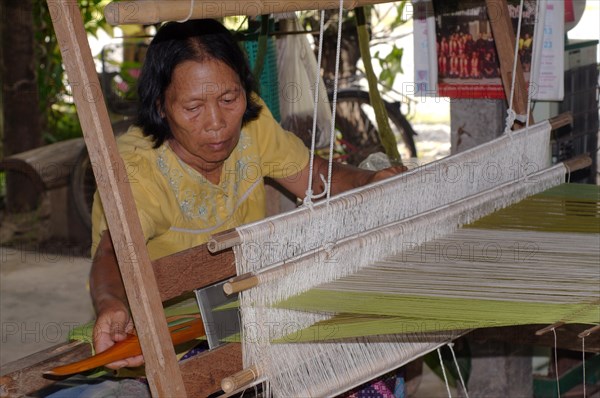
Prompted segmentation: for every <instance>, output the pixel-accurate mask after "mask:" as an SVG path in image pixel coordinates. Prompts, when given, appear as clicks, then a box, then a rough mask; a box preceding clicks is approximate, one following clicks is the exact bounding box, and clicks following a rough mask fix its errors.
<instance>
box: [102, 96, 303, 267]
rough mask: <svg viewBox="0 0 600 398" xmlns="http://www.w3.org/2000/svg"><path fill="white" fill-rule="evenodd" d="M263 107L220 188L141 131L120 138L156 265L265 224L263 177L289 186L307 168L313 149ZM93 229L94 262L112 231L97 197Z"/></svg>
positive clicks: (231, 160) (245, 130)
mask: <svg viewBox="0 0 600 398" xmlns="http://www.w3.org/2000/svg"><path fill="white" fill-rule="evenodd" d="M261 104H262V105H263V108H262V111H261V113H260V116H259V118H258V119H256V120H254V121H252V122H249V123H247V124H246V125H245V126H244V127H243V128H242V132H241V136H240V140H239V142H238V145H237V146H236V148H235V149H234V150H233V152H232V154H231V155H230V156H229V158H228V159H227V160H226V161H225V163H224V165H223V172H222V175H221V181H220V183H219V184H218V185H215V184H213V183H211V182H210V181H208V180H207V179H206V178H205V177H204V176H202V175H201V174H200V173H198V172H197V171H196V170H194V169H192V168H191V167H189V166H188V165H187V164H185V163H184V162H182V161H181V160H180V159H179V157H177V155H175V153H174V152H173V151H172V150H171V148H170V146H169V144H168V143H166V142H165V143H164V144H163V145H161V146H160V147H159V148H156V149H154V148H153V145H152V144H153V142H152V140H151V138H149V137H144V135H143V134H142V131H141V129H139V128H136V127H132V128H130V129H129V131H128V132H127V133H126V134H124V135H122V136H121V137H119V139H118V140H117V143H118V147H119V152H120V154H121V157H122V158H123V161H124V163H125V168H126V173H127V176H128V179H129V182H130V186H131V189H132V191H133V196H134V198H135V203H136V206H137V210H138V214H139V217H140V221H141V223H142V229H143V231H144V236H145V238H146V241H147V246H148V251H149V253H150V258H151V259H157V258H160V257H164V256H167V255H169V254H172V253H176V252H179V251H181V250H185V249H189V248H191V247H194V246H198V245H200V244H202V243H205V242H206V241H207V240H208V238H209V237H210V235H212V234H215V233H217V232H220V231H224V230H226V229H230V228H234V227H237V226H239V225H242V224H247V223H250V222H253V221H257V220H260V219H262V218H264V217H265V187H264V182H263V177H272V178H286V177H289V176H292V175H294V174H296V173H297V172H299V171H300V170H302V169H303V168H304V167H306V165H307V164H308V159H309V152H308V149H307V148H306V147H305V146H304V144H303V143H302V141H301V140H300V139H299V138H297V137H296V136H295V135H293V134H292V133H290V132H288V131H285V130H283V129H282V128H281V126H280V125H279V124H278V123H277V122H276V121H275V119H273V117H272V115H271V113H270V112H269V110H268V109H267V107H266V105H265V104H264V102H262V101H261ZM96 178H97V179H98V178H102V176H97V177H96ZM92 224H93V228H92V256H93V255H94V253H95V252H96V248H97V246H98V243H99V241H100V237H101V235H102V232H103V231H104V230H106V229H107V227H106V219H105V217H104V212H103V209H102V205H101V203H100V200H99V196H98V193H97V192H96V195H95V197H94V205H93V209H92Z"/></svg>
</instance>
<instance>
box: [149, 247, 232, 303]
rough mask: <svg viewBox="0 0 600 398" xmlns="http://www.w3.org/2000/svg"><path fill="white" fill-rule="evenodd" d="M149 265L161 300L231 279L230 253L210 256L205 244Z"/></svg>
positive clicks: (225, 252)
mask: <svg viewBox="0 0 600 398" xmlns="http://www.w3.org/2000/svg"><path fill="white" fill-rule="evenodd" d="M152 265H153V267H154V274H155V275H156V280H157V282H158V290H159V291H160V297H161V300H162V301H167V300H169V299H172V298H174V297H179V296H181V295H182V294H184V293H187V292H191V291H192V290H194V289H199V288H202V287H206V286H210V285H213V284H215V283H217V282H220V281H222V280H225V279H228V278H231V277H232V276H235V257H234V255H233V251H232V250H231V249H229V250H225V251H222V252H219V253H217V254H212V253H210V252H209V251H208V248H207V245H206V244H204V245H200V246H197V247H193V248H191V249H188V250H184V251H182V252H179V253H175V254H171V255H170V256H167V257H163V258H161V259H158V260H154V261H153V263H152Z"/></svg>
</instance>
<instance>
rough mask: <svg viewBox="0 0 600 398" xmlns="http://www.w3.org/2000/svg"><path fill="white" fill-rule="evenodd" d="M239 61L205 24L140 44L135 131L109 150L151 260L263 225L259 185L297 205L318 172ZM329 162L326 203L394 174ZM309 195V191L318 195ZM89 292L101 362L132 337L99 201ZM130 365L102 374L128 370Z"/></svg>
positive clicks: (174, 27) (219, 29)
mask: <svg viewBox="0 0 600 398" xmlns="http://www.w3.org/2000/svg"><path fill="white" fill-rule="evenodd" d="M253 87H254V82H253V77H252V74H251V72H250V69H249V67H248V65H247V62H246V59H245V57H244V54H243V52H242V51H241V50H240V47H239V46H238V44H237V43H236V42H235V40H234V39H233V37H232V36H231V34H230V33H229V32H228V30H227V29H225V28H224V27H223V26H222V25H221V24H220V23H218V22H217V21H214V20H194V21H188V22H185V23H168V24H166V25H164V26H163V27H162V28H161V29H160V30H159V31H158V33H157V35H156V36H155V38H154V39H153V41H152V43H151V44H150V46H149V48H148V51H147V55H146V59H145V63H144V67H143V70H142V73H141V76H140V79H139V89H138V90H139V97H140V109H139V117H138V121H137V125H136V126H135V127H133V128H131V129H130V130H129V131H128V132H127V133H126V134H125V135H123V136H121V137H120V138H119V140H118V144H119V151H120V154H121V156H122V158H123V160H124V162H125V164H126V165H127V169H128V170H130V171H131V172H130V174H129V175H130V182H131V188H132V190H133V195H134V198H135V201H136V206H137V209H138V213H139V217H140V220H141V224H142V228H143V232H144V236H145V238H146V242H147V247H148V251H149V253H150V257H151V258H152V259H156V258H159V257H163V256H166V255H169V254H172V253H175V252H178V251H181V250H184V249H188V248H191V247H194V246H197V245H200V244H202V243H204V242H206V241H207V240H208V238H209V236H210V235H211V234H214V233H216V232H219V231H222V230H225V229H229V228H233V227H235V226H239V225H241V224H245V223H249V222H252V221H256V220H259V219H261V218H263V217H265V188H264V184H263V178H264V177H271V178H273V179H274V180H275V181H277V182H278V183H279V184H280V185H281V186H283V187H284V188H285V189H287V190H288V191H290V192H291V193H292V194H294V195H296V196H297V197H299V198H302V197H304V195H305V191H306V189H307V186H308V179H309V178H312V179H313V180H314V186H315V187H317V188H318V189H320V190H322V189H323V186H322V184H321V183H320V178H318V176H319V173H324V174H326V173H325V172H324V170H326V168H327V163H326V162H325V161H324V160H323V159H321V158H318V157H317V158H315V167H314V172H313V174H312V175H309V167H308V161H309V151H308V150H307V148H306V147H304V145H303V144H302V142H301V141H300V140H299V139H298V138H297V137H296V136H295V135H293V134H292V133H290V132H287V131H284V130H283V129H282V128H281V127H280V126H279V125H278V123H277V122H276V121H275V120H274V119H273V117H272V116H271V113H270V112H269V110H268V109H267V107H266V106H265V104H264V103H263V102H262V100H261V99H260V98H259V97H258V96H257V95H256V94H255V93H254V92H253ZM402 170H403V168H400V167H398V168H390V169H386V170H382V171H379V172H372V171H365V170H360V169H356V168H353V167H349V166H344V165H341V164H336V165H335V168H334V171H333V178H334V179H333V181H332V193H338V192H341V191H344V190H347V189H351V188H355V187H358V186H362V185H365V184H368V183H370V182H373V181H376V180H379V179H383V178H386V177H388V176H391V175H393V174H396V173H399V172H401V171H402ZM318 189H317V190H318ZM92 218H93V244H92V252H93V253H94V259H93V265H92V271H91V275H90V289H91V295H92V301H93V303H94V306H95V309H96V312H97V319H96V325H95V330H94V346H95V348H96V351H98V352H102V351H104V350H106V349H107V348H109V347H110V346H112V345H113V344H115V342H117V341H120V340H122V339H124V338H125V336H126V333H127V332H129V331H130V330H131V329H132V328H133V324H132V321H131V317H130V314H129V309H128V305H127V298H126V296H125V291H124V288H123V285H122V281H121V276H120V273H119V269H118V266H117V260H116V257H115V252H114V248H113V243H112V241H111V239H110V235H109V232H108V230H107V226H106V222H105V218H104V214H103V210H102V206H101V203H100V201H99V200H98V196H96V200H95V201H94V208H93V216H92ZM142 363H143V358H142V357H141V356H139V357H133V358H128V359H125V360H122V361H118V362H115V363H112V364H110V365H109V367H111V368H113V369H117V368H121V367H132V366H139V365H141V364H142Z"/></svg>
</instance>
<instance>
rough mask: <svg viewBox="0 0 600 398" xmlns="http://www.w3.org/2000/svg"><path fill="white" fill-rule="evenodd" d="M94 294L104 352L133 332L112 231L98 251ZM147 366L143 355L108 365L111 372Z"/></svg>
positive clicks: (98, 341)
mask: <svg viewBox="0 0 600 398" xmlns="http://www.w3.org/2000/svg"><path fill="white" fill-rule="evenodd" d="M90 293H91V296H92V303H93V304H94V308H95V309H96V324H95V325H94V336H93V339H94V349H95V350H96V353H100V352H103V351H105V350H107V349H108V348H110V347H112V346H113V345H115V343H117V342H119V341H123V340H125V338H127V334H128V333H133V331H134V330H133V322H132V320H131V316H130V315H129V308H128V307H127V297H126V295H125V288H124V287H123V282H122V281H121V274H120V272H119V265H118V264H117V257H116V255H115V250H114V247H113V243H112V240H111V239H110V234H109V233H108V231H104V233H103V235H102V238H101V239H100V242H99V244H98V248H97V249H96V254H95V255H94V260H93V261H92V270H91V272H90ZM143 363H144V358H143V357H142V356H141V355H138V356H135V357H132V358H127V359H125V360H122V361H116V362H113V363H110V364H108V365H107V367H108V368H111V369H119V368H123V367H135V366H140V365H142V364H143Z"/></svg>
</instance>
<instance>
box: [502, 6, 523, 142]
mask: <svg viewBox="0 0 600 398" xmlns="http://www.w3.org/2000/svg"><path fill="white" fill-rule="evenodd" d="M522 18H523V0H521V4H520V6H519V22H518V24H517V37H516V40H515V55H514V62H513V70H512V83H511V85H510V100H509V101H508V109H507V110H506V114H507V115H506V126H505V127H504V133H505V134H508V136H509V137H512V126H513V124H514V123H515V120H516V119H517V114H516V113H515V111H514V110H513V100H514V98H515V78H516V75H517V61H518V59H519V58H518V57H519V37H520V36H521V20H522Z"/></svg>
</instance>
